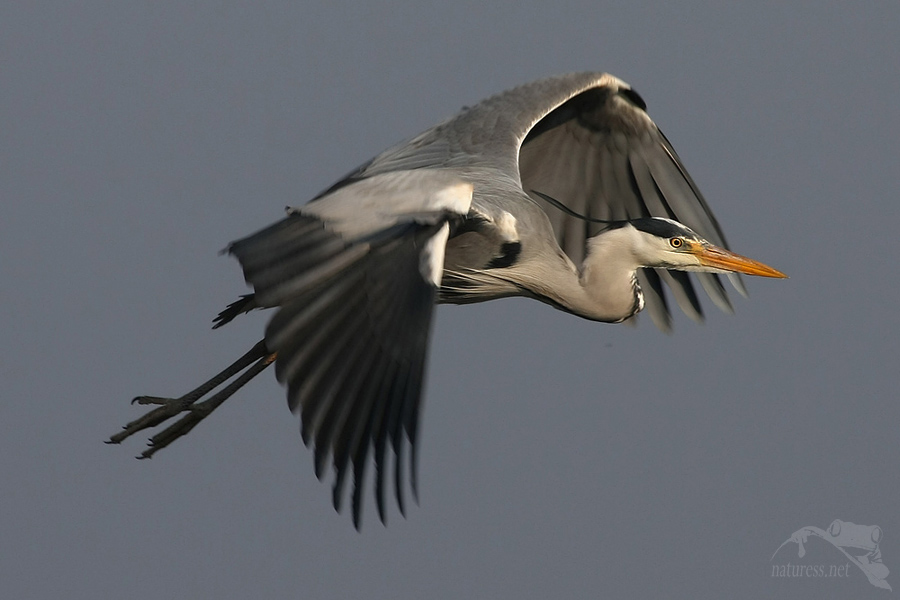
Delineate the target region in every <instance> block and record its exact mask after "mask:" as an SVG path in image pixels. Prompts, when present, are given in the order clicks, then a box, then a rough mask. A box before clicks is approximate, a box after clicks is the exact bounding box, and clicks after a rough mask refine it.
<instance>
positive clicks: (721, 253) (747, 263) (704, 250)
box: [691, 244, 787, 279]
mask: <svg viewBox="0 0 900 600" xmlns="http://www.w3.org/2000/svg"><path fill="white" fill-rule="evenodd" d="M691 252H692V253H693V254H694V256H696V257H697V258H698V259H700V264H701V265H703V266H705V267H712V268H714V269H722V270H723V271H728V272H731V273H744V274H746V275H758V276H759V277H777V278H779V279H786V278H787V275H785V274H784V273H782V272H781V271H779V270H777V269H773V268H772V267H770V266H768V265H764V264H762V263H761V262H757V261H755V260H753V259H752V258H747V257H746V256H741V255H740V254H735V253H734V252H732V251H730V250H726V249H725V248H719V247H718V246H713V245H712V244H709V245H701V244H695V245H694V247H693V248H691Z"/></svg>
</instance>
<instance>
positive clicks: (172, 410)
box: [106, 342, 275, 458]
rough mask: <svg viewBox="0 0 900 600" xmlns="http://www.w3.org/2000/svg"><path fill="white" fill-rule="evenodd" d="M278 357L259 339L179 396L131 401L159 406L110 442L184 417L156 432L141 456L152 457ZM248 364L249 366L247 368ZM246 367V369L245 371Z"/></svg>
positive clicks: (108, 441)
mask: <svg viewBox="0 0 900 600" xmlns="http://www.w3.org/2000/svg"><path fill="white" fill-rule="evenodd" d="M274 360H275V353H269V352H268V350H266V347H265V344H264V343H263V342H259V343H258V344H257V345H256V346H254V347H253V348H252V349H251V350H250V351H249V352H247V353H246V354H245V355H244V356H242V357H241V358H239V359H238V360H237V361H235V362H234V363H233V364H232V365H230V366H229V367H227V368H226V369H225V370H223V371H222V372H221V373H219V374H218V375H216V376H215V377H213V378H212V379H210V380H209V381H207V382H206V383H204V384H203V385H201V386H200V387H198V388H197V389H195V390H193V391H191V392H188V393H187V394H185V395H184V396H181V397H180V398H163V397H160V396H138V397H137V398H134V399H133V400H132V401H131V403H132V404H141V405H145V406H156V408H154V409H152V410H150V411H148V412H147V413H146V414H144V415H143V416H142V417H140V418H138V419H135V420H134V421H131V422H130V423H128V424H127V425H125V426H124V427H123V428H122V431H120V432H118V433H116V434H115V435H112V436H110V438H109V439H108V440H107V441H106V443H107V444H120V443H122V442H123V441H125V440H126V439H128V438H129V437H131V436H132V435H134V434H135V433H138V432H139V431H144V430H145V429H150V428H152V427H156V426H157V425H161V424H162V423H165V422H166V421H168V420H169V419H172V418H174V417H178V416H179V415H180V416H181V418H180V419H178V420H177V421H175V422H174V423H172V424H170V425H169V426H168V427H166V428H165V429H163V430H162V431H160V432H159V433H157V434H156V435H154V436H153V437H151V438H150V440H149V441H148V446H149V448H147V449H146V450H144V451H143V452H142V453H141V454H140V456H138V458H150V457H152V456H153V455H154V454H155V453H156V452H159V451H160V450H162V449H163V448H165V447H166V446H168V445H169V444H171V443H172V442H174V441H175V440H177V439H178V438H180V437H182V436H184V435H187V434H188V433H189V432H190V431H191V430H192V429H193V428H194V427H196V426H197V424H198V423H200V421H202V420H203V419H205V418H206V417H207V416H209V415H210V413H212V412H213V411H214V410H215V409H216V408H218V407H219V406H220V405H221V404H222V403H223V402H225V400H227V399H228V398H229V397H230V396H231V395H232V394H234V393H235V392H236V391H237V390H239V389H240V388H241V387H243V386H244V385H245V384H246V383H247V382H248V381H250V380H251V379H253V377H255V376H256V375H258V374H259V373H260V372H262V371H263V370H264V369H265V368H266V367H268V366H269V365H270V364H272V362H274ZM248 367H249V368H248ZM245 369H246V371H244V370H245ZM241 371H244V372H243V373H242V374H241V375H240V377H238V378H237V379H235V380H234V381H232V382H231V383H230V384H229V385H227V386H226V387H225V388H223V389H222V390H220V391H219V392H218V393H216V394H214V395H213V396H211V397H210V398H208V399H206V400H204V401H202V402H199V400H200V398H202V397H204V396H206V395H207V394H208V393H210V392H211V391H212V390H214V389H215V388H217V387H219V386H220V385H221V384H223V383H224V382H226V381H227V380H229V379H231V378H232V377H233V376H235V375H237V374H238V373H241Z"/></svg>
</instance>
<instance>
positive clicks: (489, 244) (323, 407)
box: [109, 73, 785, 528]
mask: <svg viewBox="0 0 900 600" xmlns="http://www.w3.org/2000/svg"><path fill="white" fill-rule="evenodd" d="M645 109H646V105H645V104H644V101H643V100H642V99H641V97H640V96H639V95H638V94H637V93H636V92H635V91H634V90H633V89H632V88H631V87H630V86H629V85H628V84H626V83H625V82H623V81H621V80H619V79H617V78H615V77H613V76H611V75H609V74H603V73H576V74H569V75H564V76H560V77H554V78H548V79H543V80H540V81H536V82H533V83H529V84H526V85H522V86H520V87H517V88H514V89H511V90H509V91H506V92H503V93H501V94H498V95H495V96H493V97H491V98H488V99H487V100H484V101H483V102H481V103H479V104H477V105H475V106H472V107H469V108H465V109H463V110H462V111H461V112H460V113H459V114H457V115H455V116H454V117H452V118H450V119H448V120H446V121H444V122H442V123H440V124H438V125H436V126H435V127H432V128H431V129H428V130H427V131H425V132H424V133H422V134H420V135H418V136H416V137H414V138H412V139H411V140H409V141H406V142H403V143H401V144H398V145H396V146H394V147H392V148H390V149H388V150H386V151H385V152H383V153H381V154H379V155H378V156H376V157H375V158H373V159H372V160H371V161H369V162H367V163H366V164H364V165H362V166H361V167H359V168H358V169H356V170H355V171H353V172H352V173H350V174H349V175H348V176H346V177H345V178H343V179H342V180H341V181H339V182H338V183H336V184H335V185H333V186H332V187H330V188H329V189H327V190H326V191H324V192H322V193H321V194H319V195H318V196H317V197H315V198H313V199H312V200H311V201H310V202H309V203H307V204H305V205H303V206H300V207H298V208H289V209H288V214H287V216H286V217H285V218H283V219H282V220H281V221H278V222H277V223H275V224H274V225H272V226H270V227H268V228H266V229H263V230H262V231H259V232H257V233H255V234H253V235H250V236H249V237H246V238H244V239H241V240H239V241H236V242H234V243H232V244H231V245H230V246H228V249H227V250H228V252H229V253H230V254H232V255H234V256H235V257H236V258H237V259H238V261H239V262H240V265H241V267H242V269H243V272H244V277H245V279H246V281H247V283H248V284H249V285H251V286H252V288H253V293H252V294H248V295H245V296H242V297H241V298H240V299H239V300H237V301H236V302H234V303H232V304H231V305H229V306H228V307H227V308H226V309H225V310H223V311H222V313H220V314H219V316H218V317H217V318H216V320H215V325H214V327H219V326H221V325H223V324H225V323H227V322H229V321H231V320H232V319H234V318H235V317H236V316H238V315H240V314H242V313H245V312H248V311H250V310H253V309H268V308H274V309H276V310H275V312H274V315H273V316H272V318H271V320H270V321H269V323H268V325H267V327H266V330H265V337H264V339H263V340H262V341H260V342H259V343H258V344H256V345H255V346H254V347H253V348H252V349H251V350H250V351H249V352H247V353H246V354H245V355H244V356H242V357H241V358H240V359H238V360H237V361H236V362H235V363H234V364H232V365H230V366H229V367H228V368H226V369H225V370H223V371H222V372H221V373H219V374H218V375H216V376H215V377H213V378H212V379H210V380H209V381H207V382H206V383H204V384H203V385H201V386H200V387H198V388H197V389H195V390H193V391H192V392H189V393H188V394H186V395H184V396H182V397H180V398H159V397H154V396H139V397H138V398H135V400H134V401H135V402H137V403H139V404H145V405H156V407H155V408H153V409H151V410H150V411H149V412H148V413H146V414H145V415H143V416H142V417H140V418H138V419H137V420H135V421H133V422H131V423H129V424H128V425H126V426H125V427H124V428H123V430H122V431H121V432H119V433H117V434H116V435H114V436H112V437H111V438H110V440H109V442H110V443H119V442H122V441H123V440H124V439H126V438H127V437H129V436H131V435H133V434H134V433H137V432H139V431H142V430H144V429H147V428H151V427H155V426H157V425H160V424H161V423H163V422H165V421H168V420H169V419H172V418H173V417H178V416H180V419H177V420H175V421H174V423H173V424H171V425H169V426H168V427H167V428H165V429H164V430H163V431H161V432H160V433H158V434H156V435H155V436H153V437H152V438H150V442H149V448H148V449H147V450H146V451H144V452H143V454H142V455H141V457H143V458H149V457H151V456H152V455H153V454H154V453H155V452H157V451H159V450H160V449H162V448H165V447H166V446H168V445H169V444H170V443H171V442H172V441H174V440H175V439H177V438H179V437H181V436H183V435H185V434H186V433H188V432H189V431H190V430H191V429H192V428H193V427H194V426H195V425H196V424H197V423H199V422H200V421H201V420H203V419H204V418H205V417H206V416H207V415H209V414H210V413H211V412H212V411H213V410H215V408H217V407H218V406H219V405H221V404H222V402H224V401H225V400H226V399H227V398H228V397H230V396H231V395H232V394H233V393H234V392H235V391H237V390H238V389H239V388H240V387H241V386H243V385H244V384H245V383H247V382H248V381H249V380H250V379H252V378H253V377H255V376H256V375H257V374H259V373H260V372H261V371H263V370H264V369H265V368H266V367H267V366H268V365H270V364H272V363H274V364H275V374H276V377H277V379H278V381H280V382H281V383H282V384H284V385H286V387H287V398H288V406H289V407H290V409H291V411H292V412H294V413H299V414H300V417H301V433H302V437H303V441H304V443H306V444H307V445H309V444H312V445H313V448H314V464H315V472H316V474H317V475H318V476H319V477H320V478H321V477H322V476H323V474H324V473H325V471H326V467H327V466H328V465H329V464H331V465H332V466H333V469H334V472H335V476H334V483H333V504H334V507H335V508H336V509H337V510H338V511H340V509H341V504H342V501H343V497H344V495H345V494H344V486H345V482H346V479H347V476H348V474H350V473H352V476H353V479H354V485H353V490H352V511H353V521H354V525H355V526H356V527H357V528H358V527H359V519H360V510H361V503H362V497H363V488H364V478H365V472H366V468H367V465H368V464H370V463H371V464H374V467H375V477H374V487H375V499H376V505H377V509H378V513H379V516H380V518H381V520H382V521H384V520H385V504H386V502H385V483H386V481H385V480H386V479H388V476H387V474H386V472H387V470H388V468H391V469H392V474H393V477H392V479H393V486H394V494H393V495H394V496H395V497H396V501H397V504H398V507H399V509H400V512H401V513H403V512H404V491H403V490H404V488H405V485H404V484H405V482H406V477H404V469H405V468H408V469H409V482H410V488H411V489H412V491H413V493H414V494H416V493H417V492H416V490H417V485H416V472H417V469H416V454H415V453H416V446H417V426H418V421H419V407H420V401H421V394H422V386H423V380H424V372H425V362H426V354H427V350H428V336H429V329H430V323H431V317H432V311H433V309H434V305H435V304H437V303H445V302H446V303H459V304H464V303H471V302H482V301H486V300H492V299H495V298H502V297H509V296H526V297H530V298H534V299H537V300H540V301H542V302H545V303H547V304H549V305H551V306H553V307H555V308H558V309H560V310H563V311H566V312H570V313H573V314H575V315H578V316H580V317H583V318H586V319H590V320H594V321H605V322H610V323H616V322H620V321H623V320H625V319H628V318H629V317H632V316H633V315H635V314H636V313H637V312H638V311H640V310H641V309H642V308H644V307H645V305H646V307H647V308H648V310H649V312H650V313H651V316H652V318H653V320H654V321H655V322H656V323H657V325H658V326H660V327H661V328H662V329H667V328H668V327H669V318H670V317H669V309H668V307H667V304H666V299H665V293H664V291H663V290H664V288H663V284H664V283H665V284H667V286H668V287H669V288H670V289H671V291H672V293H673V294H674V296H675V298H676V300H677V302H678V304H679V305H680V306H681V308H682V309H683V310H684V311H685V312H686V313H687V314H689V315H690V316H692V317H694V318H697V319H699V318H701V315H702V313H701V308H700V302H699V300H698V298H697V295H696V293H695V292H694V287H693V284H692V282H691V279H690V278H689V276H688V275H687V273H686V272H690V271H693V272H695V273H696V275H697V277H698V278H699V281H700V283H701V285H702V286H703V288H704V289H705V290H706V293H707V294H708V295H709V296H710V298H711V299H712V300H713V301H714V302H715V303H716V304H717V305H719V306H720V307H721V308H723V309H725V310H728V309H730V304H729V301H728V298H727V295H726V293H725V289H724V287H723V286H722V284H721V283H720V281H719V279H718V278H717V275H716V274H717V273H727V274H729V276H730V277H731V281H732V283H733V284H734V285H735V287H736V288H737V289H738V290H739V291H741V292H742V293H743V291H744V289H743V284H742V282H741V281H740V279H739V276H738V275H736V274H737V273H744V274H749V275H759V276H764V277H785V275H783V274H782V273H780V272H779V271H777V270H775V269H773V268H771V267H768V266H766V265H764V264H761V263H759V262H756V261H754V260H751V259H749V258H745V257H743V256H740V255H738V254H734V253H732V252H731V251H729V250H727V249H726V248H727V244H726V243H725V238H724V236H723V234H722V231H721V229H720V227H719V224H718V223H717V222H716V219H715V217H714V216H713V214H712V212H711V211H710V209H709V207H708V206H707V204H706V201H705V200H704V199H703V196H702V195H701V194H700V191H699V190H698V188H697V186H696V185H695V183H694V181H693V180H692V178H691V176H690V175H688V173H687V171H686V170H685V168H684V166H683V165H682V162H681V160H680V159H679V157H678V155H677V154H676V153H675V150H674V149H673V147H672V145H671V144H670V143H669V141H668V140H667V139H666V137H665V136H664V135H663V134H662V133H661V132H660V130H659V129H658V128H657V126H656V125H655V124H654V122H653V121H652V120H651V119H650V117H649V116H648V115H647V113H646V110H645ZM232 379H233V381H231V382H230V383H228V384H227V385H225V387H224V388H223V389H221V390H220V391H218V392H215V390H216V389H217V388H219V387H220V386H222V385H224V384H226V383H227V382H229V381H230V380H232ZM213 392H215V393H213ZM210 394H212V395H211V396H210V397H209V398H207V399H205V400H204V399H203V398H204V397H206V396H208V395H210ZM407 448H408V450H407ZM405 452H408V453H409V458H408V460H407V459H406V458H405V457H404V453H405ZM390 463H393V466H392V467H391V466H390Z"/></svg>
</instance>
